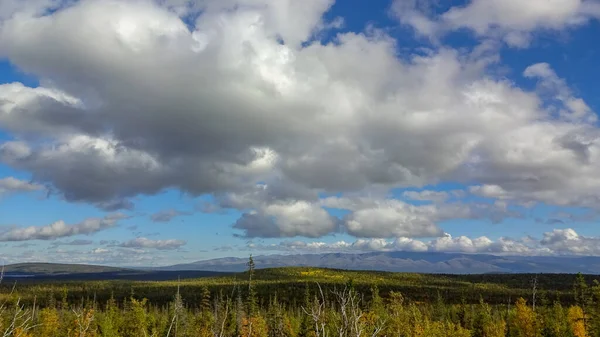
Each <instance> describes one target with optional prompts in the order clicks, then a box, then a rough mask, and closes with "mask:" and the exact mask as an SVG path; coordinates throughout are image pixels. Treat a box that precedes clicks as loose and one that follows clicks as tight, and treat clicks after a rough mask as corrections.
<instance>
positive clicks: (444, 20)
mask: <svg viewBox="0 0 600 337" xmlns="http://www.w3.org/2000/svg"><path fill="white" fill-rule="evenodd" d="M424 4H430V6H433V4H434V1H431V0H424V1H419V0H396V1H395V2H394V5H393V7H392V9H393V11H394V13H395V14H396V15H397V17H398V18H399V19H400V20H401V21H402V22H403V23H405V24H408V25H411V26H412V27H414V28H415V30H416V31H417V32H419V33H420V34H423V35H426V36H436V35H438V34H443V33H444V32H447V31H451V30H458V29H461V28H467V29H470V30H472V31H473V32H474V33H475V34H477V35H478V36H480V37H483V38H490V37H491V38H499V39H503V40H504V41H505V42H506V43H507V44H508V45H510V46H513V47H527V46H528V45H529V43H530V41H531V35H532V34H533V33H536V32H537V31H541V30H553V31H559V30H563V29H566V28H569V27H576V26H579V25H582V24H585V23H587V22H588V21H590V20H591V19H594V18H600V5H599V4H598V2H597V1H595V0H530V1H527V2H521V1H518V0H470V1H468V2H467V3H466V4H465V5H463V6H452V7H451V8H450V9H448V10H447V11H446V12H443V13H439V14H437V13H435V11H433V10H428V7H427V6H424Z"/></svg>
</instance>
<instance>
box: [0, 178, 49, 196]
mask: <svg viewBox="0 0 600 337" xmlns="http://www.w3.org/2000/svg"><path fill="white" fill-rule="evenodd" d="M43 189H44V187H43V186H41V185H39V184H36V183H32V182H28V181H23V180H20V179H17V178H14V177H6V178H0V196H2V195H7V194H12V193H18V192H33V191H40V190H43Z"/></svg>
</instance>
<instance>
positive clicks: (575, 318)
mask: <svg viewBox="0 0 600 337" xmlns="http://www.w3.org/2000/svg"><path fill="white" fill-rule="evenodd" d="M567 319H568V320H569V326H570V327H571V332H572V333H573V336H575V337H587V331H586V329H585V317H584V314H583V309H581V307H580V306H577V305H576V306H572V307H570V308H569V312H568V314H567Z"/></svg>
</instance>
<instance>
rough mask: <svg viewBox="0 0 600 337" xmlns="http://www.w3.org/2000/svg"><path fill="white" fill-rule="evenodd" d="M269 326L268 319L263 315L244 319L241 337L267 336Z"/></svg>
mask: <svg viewBox="0 0 600 337" xmlns="http://www.w3.org/2000/svg"><path fill="white" fill-rule="evenodd" d="M268 335H269V328H268V327H267V321H266V320H265V319H264V318H263V317H261V316H253V317H250V318H243V319H242V327H241V329H240V337H267V336H268Z"/></svg>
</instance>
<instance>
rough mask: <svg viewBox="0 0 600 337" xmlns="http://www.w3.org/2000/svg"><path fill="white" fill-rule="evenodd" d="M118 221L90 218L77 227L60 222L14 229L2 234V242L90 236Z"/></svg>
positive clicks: (0, 237)
mask: <svg viewBox="0 0 600 337" xmlns="http://www.w3.org/2000/svg"><path fill="white" fill-rule="evenodd" d="M117 221H118V219H115V218H108V217H105V218H103V219H100V218H89V219H86V220H84V221H82V222H80V223H78V224H75V225H67V224H66V223H65V222H64V221H62V220H60V221H57V222H54V223H52V224H50V225H47V226H40V227H36V226H31V227H13V228H10V229H8V230H6V231H4V232H0V241H29V240H54V239H58V238H64V237H70V236H75V235H90V234H94V233H97V232H100V231H103V230H106V229H109V228H112V227H114V226H115V225H116V224H117Z"/></svg>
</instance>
